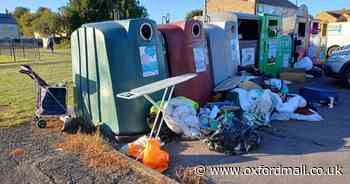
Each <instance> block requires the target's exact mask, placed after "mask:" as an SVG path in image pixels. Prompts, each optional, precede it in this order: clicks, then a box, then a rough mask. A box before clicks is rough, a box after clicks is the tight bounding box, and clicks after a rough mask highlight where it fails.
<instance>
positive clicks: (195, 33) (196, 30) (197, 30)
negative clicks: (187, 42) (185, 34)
mask: <svg viewBox="0 0 350 184" xmlns="http://www.w3.org/2000/svg"><path fill="white" fill-rule="evenodd" d="M192 34H193V36H194V37H198V36H199V35H200V34H201V27H200V25H199V24H198V23H196V24H193V26H192Z"/></svg>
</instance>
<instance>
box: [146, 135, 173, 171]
mask: <svg viewBox="0 0 350 184" xmlns="http://www.w3.org/2000/svg"><path fill="white" fill-rule="evenodd" d="M169 160H170V159H169V154H168V153H167V152H165V151H163V150H161V149H160V142H159V141H158V140H156V139H150V140H148V141H147V143H146V147H145V150H144V151H143V164H144V165H145V166H147V167H150V168H152V169H156V170H158V171H160V172H164V171H165V170H167V169H168V166H169Z"/></svg>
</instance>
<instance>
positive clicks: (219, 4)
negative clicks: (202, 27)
mask: <svg viewBox="0 0 350 184" xmlns="http://www.w3.org/2000/svg"><path fill="white" fill-rule="evenodd" d="M207 6H208V12H209V13H213V12H224V11H234V12H244V13H251V14H254V13H255V0H208V4H207Z"/></svg>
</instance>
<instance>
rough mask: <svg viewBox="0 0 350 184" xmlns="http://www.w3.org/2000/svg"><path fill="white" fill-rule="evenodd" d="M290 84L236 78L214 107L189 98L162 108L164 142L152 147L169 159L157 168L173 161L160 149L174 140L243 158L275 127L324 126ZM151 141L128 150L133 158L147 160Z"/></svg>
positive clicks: (220, 88) (223, 87)
mask: <svg viewBox="0 0 350 184" xmlns="http://www.w3.org/2000/svg"><path fill="white" fill-rule="evenodd" d="M288 84H290V82H288V81H283V80H280V79H268V80H261V79H259V78H256V77H239V78H231V79H228V80H227V81H225V82H223V83H222V84H221V85H220V86H218V87H217V88H216V90H215V92H216V94H217V95H216V96H214V97H213V102H210V103H207V104H206V105H205V106H203V107H200V106H199V104H198V103H197V102H195V101H193V100H191V99H188V98H186V97H176V98H173V99H171V100H170V101H165V102H164V104H160V102H159V103H158V106H161V107H166V108H165V113H162V114H163V116H164V117H163V119H164V122H165V123H164V125H163V127H162V128H161V131H160V134H159V138H160V141H161V142H160V143H157V144H156V143H152V144H155V145H158V146H156V147H157V149H156V150H157V151H156V152H157V154H158V155H163V158H162V161H161V162H160V163H162V164H161V166H159V167H153V168H156V169H157V168H158V170H160V171H164V169H165V168H166V166H167V165H166V164H164V163H165V162H166V161H167V160H168V157H167V156H166V154H165V153H164V152H163V151H162V150H160V147H161V146H162V145H163V144H164V143H167V142H171V141H172V140H173V139H172V138H174V137H178V138H186V140H188V139H191V140H201V141H202V142H203V143H204V144H207V145H208V149H209V150H211V151H215V152H220V153H224V154H226V155H240V154H246V153H249V152H251V151H253V150H255V149H257V148H258V147H259V145H260V144H261V143H262V137H261V135H260V134H259V129H260V128H261V127H271V126H272V125H271V121H272V120H279V121H287V120H300V121H312V122H315V121H322V120H323V118H322V117H321V115H319V114H318V113H317V112H316V111H315V110H314V108H313V106H312V104H311V103H309V102H308V101H307V100H306V99H305V98H304V97H303V96H301V95H299V94H292V93H290V92H289V88H288ZM157 113H158V110H157V108H155V107H152V108H151V109H150V114H149V116H150V117H152V116H154V115H155V114H157ZM150 127H152V126H151V125H150ZM151 136H154V135H151ZM145 140H147V136H144V137H141V138H140V139H138V140H136V141H135V142H133V143H129V144H127V145H125V146H124V147H123V148H122V150H123V151H124V152H125V153H126V154H128V155H129V156H131V157H134V158H136V159H144V158H145V157H144V152H145V150H147V149H149V148H150V145H149V143H147V141H145ZM164 155H165V156H164ZM159 158H160V157H159ZM148 160H149V159H148Z"/></svg>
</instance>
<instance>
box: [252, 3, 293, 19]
mask: <svg viewBox="0 0 350 184" xmlns="http://www.w3.org/2000/svg"><path fill="white" fill-rule="evenodd" d="M296 12H297V10H296V9H292V8H284V7H278V6H271V5H267V4H258V5H257V13H268V14H272V15H280V16H291V15H295V14H296Z"/></svg>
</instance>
